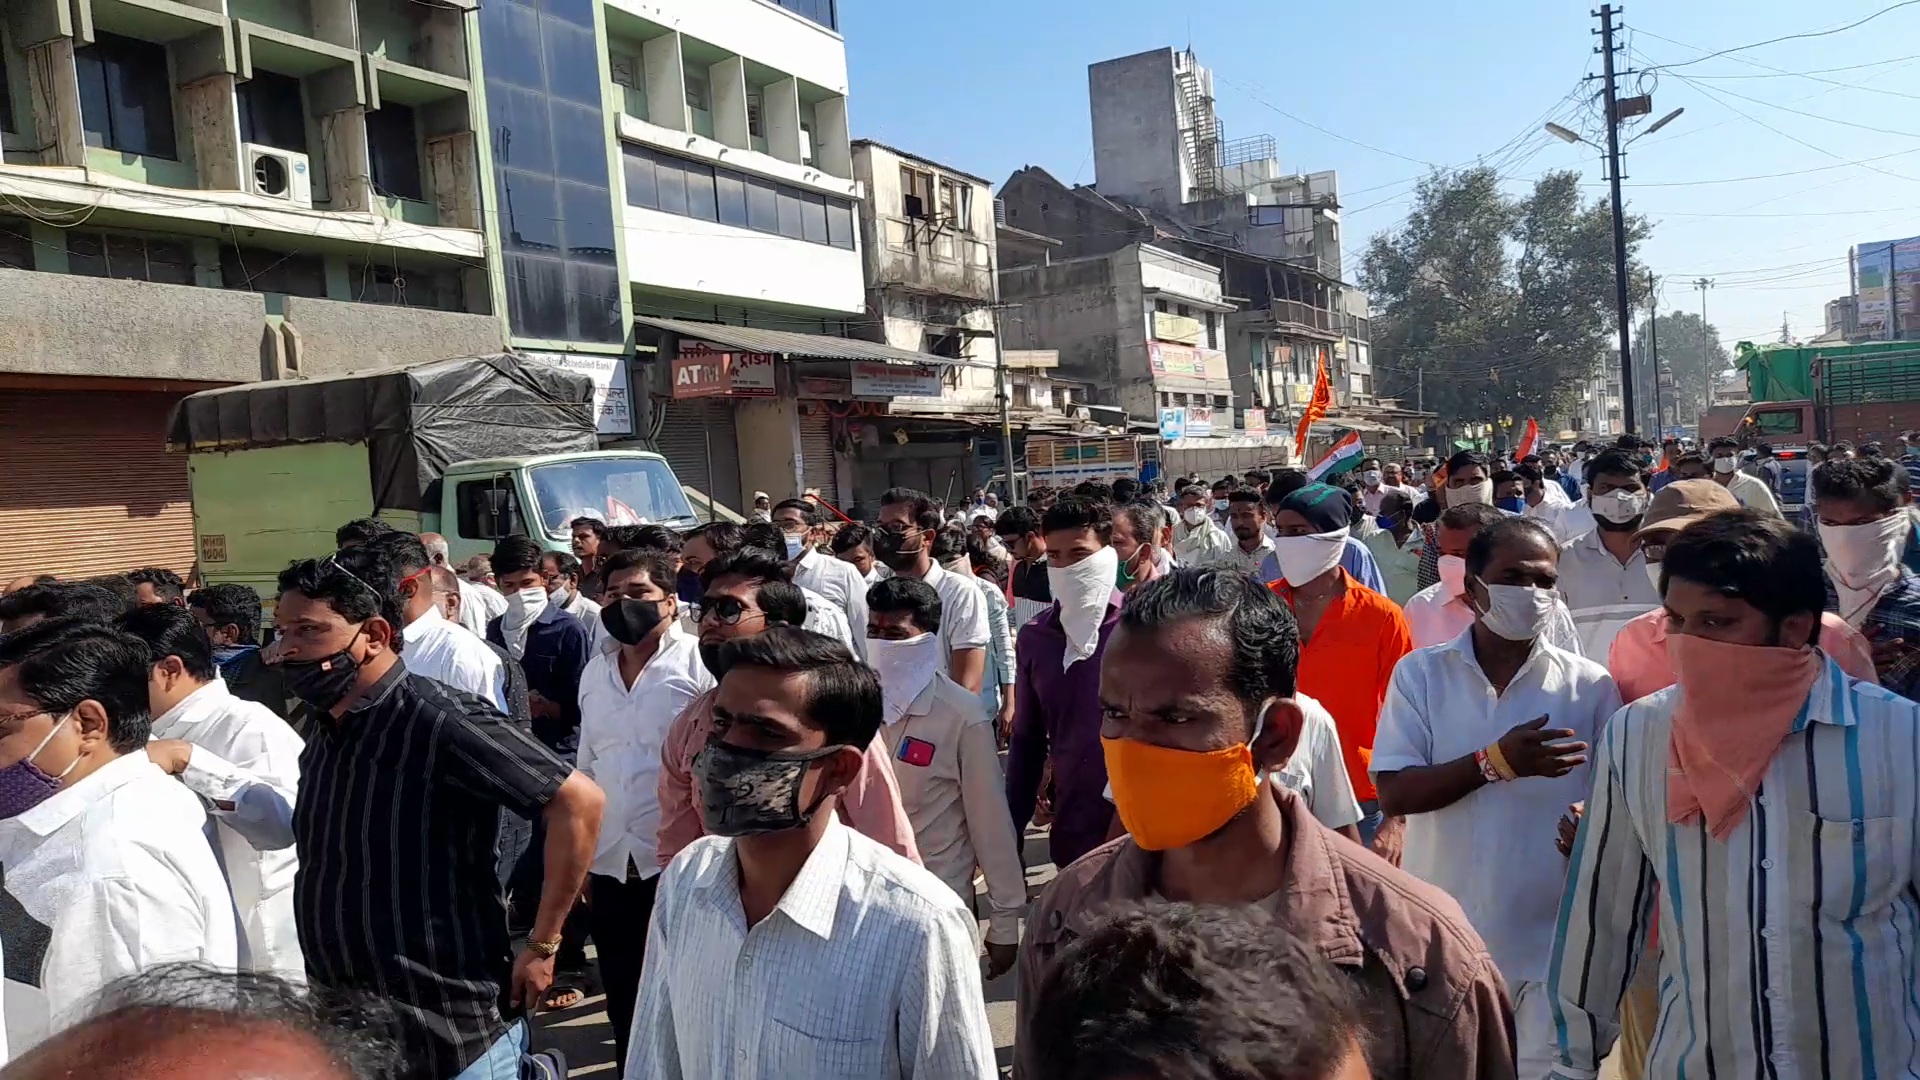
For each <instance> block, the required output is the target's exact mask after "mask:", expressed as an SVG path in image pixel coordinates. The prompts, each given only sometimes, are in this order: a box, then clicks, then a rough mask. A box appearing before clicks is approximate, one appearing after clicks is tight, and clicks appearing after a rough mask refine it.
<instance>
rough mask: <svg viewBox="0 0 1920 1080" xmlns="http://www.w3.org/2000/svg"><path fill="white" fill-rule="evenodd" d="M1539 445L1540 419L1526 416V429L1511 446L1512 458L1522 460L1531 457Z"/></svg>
mask: <svg viewBox="0 0 1920 1080" xmlns="http://www.w3.org/2000/svg"><path fill="white" fill-rule="evenodd" d="M1539 445H1540V421H1538V420H1535V419H1534V418H1533V417H1531V416H1529V417H1527V430H1526V431H1524V432H1522V433H1521V435H1520V442H1519V444H1518V445H1516V446H1515V447H1514V448H1513V460H1515V461H1524V460H1525V459H1527V458H1528V457H1531V456H1532V455H1533V454H1534V453H1535V451H1536V450H1538V448H1539Z"/></svg>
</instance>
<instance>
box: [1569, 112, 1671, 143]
mask: <svg viewBox="0 0 1920 1080" xmlns="http://www.w3.org/2000/svg"><path fill="white" fill-rule="evenodd" d="M1671 119H1673V118H1672V117H1668V118H1667V120H1671ZM1660 122H1661V123H1663V124H1664V123H1666V122H1667V121H1666V120H1662V121H1660ZM1547 134H1549V135H1551V136H1553V137H1554V138H1556V139H1559V140H1560V141H1561V142H1570V143H1576V142H1586V141H1587V140H1585V139H1583V138H1581V137H1580V133H1579V132H1577V131H1573V130H1571V129H1569V128H1563V127H1561V126H1560V125H1559V124H1548V125H1547Z"/></svg>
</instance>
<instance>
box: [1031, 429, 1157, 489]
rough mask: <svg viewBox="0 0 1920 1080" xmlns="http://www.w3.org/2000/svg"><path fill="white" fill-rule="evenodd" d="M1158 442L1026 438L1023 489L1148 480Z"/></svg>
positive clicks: (1112, 437) (1113, 437) (1119, 437)
mask: <svg viewBox="0 0 1920 1080" xmlns="http://www.w3.org/2000/svg"><path fill="white" fill-rule="evenodd" d="M1159 449H1160V441H1159V440H1158V439H1153V438H1148V437H1144V436H1139V435H1085V436H1081V435H1062V436H1048V437H1039V436H1029V437H1028V439H1027V475H1026V486H1027V487H1028V488H1029V489H1030V488H1032V487H1036V486H1041V485H1044V486H1046V487H1053V488H1061V487H1072V486H1073V485H1075V484H1079V483H1084V482H1086V481H1088V480H1097V481H1100V482H1101V483H1107V484H1111V483H1113V482H1114V481H1115V480H1119V479H1121V478H1126V479H1131V480H1150V479H1152V478H1153V477H1152V476H1151V475H1149V474H1150V473H1151V472H1152V469H1150V468H1148V466H1149V465H1151V466H1153V467H1155V468H1157V466H1158V464H1159Z"/></svg>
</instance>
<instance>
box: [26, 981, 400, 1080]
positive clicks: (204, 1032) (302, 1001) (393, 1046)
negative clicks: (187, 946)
mask: <svg viewBox="0 0 1920 1080" xmlns="http://www.w3.org/2000/svg"><path fill="white" fill-rule="evenodd" d="M275 1031H283V1032H287V1033H289V1034H292V1035H295V1036H298V1037H301V1038H302V1039H304V1040H305V1041H307V1042H309V1043H310V1044H312V1045H314V1046H315V1047H317V1048H318V1049H319V1050H320V1051H321V1052H322V1053H323V1054H324V1055H325V1056H326V1058H327V1059H328V1064H329V1065H331V1066H332V1069H331V1070H330V1071H329V1072H328V1075H339V1076H344V1077H351V1078H352V1080H386V1078H387V1077H391V1076H392V1075H393V1065H394V1062H396V1061H398V1060H400V1046H399V1042H398V1032H399V1028H398V1025H397V1022H396V1018H395V1016H394V1012H393V1009H392V1007H391V1006H389V1005H387V1004H386V1003H384V1002H382V1001H379V1000H377V999H374V998H372V997H370V996H368V995H363V994H357V993H343V992H340V991H337V990H329V991H326V992H321V991H319V990H317V989H315V988H312V987H307V986H302V985H301V984H299V983H296V982H293V981H291V980H288V979H286V978H283V977H282V976H279V975H274V974H270V973H266V972H255V971H223V970H220V969H217V968H215V967H213V966H211V965H208V964H201V963H192V962H177V963H167V964H160V965H157V966H154V967H149V968H146V969H145V970H142V971H140V972H138V973H136V974H133V975H128V976H125V977H123V978H121V979H117V980H115V981H114V982H112V983H109V984H108V985H107V986H106V988H105V989H103V990H102V991H101V992H100V996H99V997H98V998H96V999H95V1000H94V1004H93V1007H92V1015H91V1016H89V1017H88V1018H87V1019H85V1020H83V1021H81V1022H80V1023H78V1024H75V1025H73V1026H71V1027H68V1028H67V1029H66V1030H64V1031H62V1032H60V1033H59V1034H56V1035H54V1036H52V1037H51V1038H49V1039H47V1040H46V1041H45V1042H42V1043H40V1044H39V1045H38V1046H36V1047H35V1048H34V1049H33V1050H31V1051H29V1052H28V1053H27V1054H26V1055H25V1056H24V1058H22V1059H21V1060H22V1064H21V1066H20V1068H21V1071H22V1072H23V1073H34V1072H36V1071H37V1070H38V1069H40V1068H42V1067H45V1066H49V1065H51V1064H53V1063H54V1062H58V1063H59V1065H60V1067H61V1068H62V1069H63V1070H64V1075H72V1076H102V1077H104V1076H133V1075H139V1074H141V1072H142V1070H143V1069H145V1068H147V1067H150V1066H151V1064H152V1063H153V1062H155V1061H157V1060H159V1059H160V1058H162V1057H166V1056H170V1055H172V1054H174V1053H177V1050H178V1047H180V1046H181V1045H183V1044H184V1043H188V1042H192V1041H197V1040H200V1039H205V1038H210V1037H216V1036H225V1037H229V1038H233V1037H239V1036H251V1037H262V1036H267V1035H269V1034H270V1033H272V1032H275ZM316 1075H317V1074H316Z"/></svg>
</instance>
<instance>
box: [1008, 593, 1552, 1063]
mask: <svg viewBox="0 0 1920 1080" xmlns="http://www.w3.org/2000/svg"><path fill="white" fill-rule="evenodd" d="M1299 655H1300V645H1299V633H1298V630H1297V628H1296V625H1295V623H1294V619H1293V615H1292V612H1291V611H1289V610H1288V608H1287V605H1286V604H1285V602H1283V601H1282V600H1281V599H1280V598H1279V597H1277V596H1275V595H1274V594H1273V593H1271V592H1269V591H1268V590H1267V589H1265V588H1263V587H1261V585H1260V584H1259V583H1258V582H1256V581H1255V580H1253V578H1252V577H1250V576H1249V575H1247V574H1244V573H1239V572H1236V571H1233V570H1228V569H1223V568H1208V569H1200V570H1193V569H1179V570H1175V571H1173V572H1172V573H1171V574H1169V575H1168V576H1167V577H1164V578H1161V579H1160V580H1158V581H1153V582H1149V583H1147V584H1145V585H1142V586H1140V587H1139V588H1138V589H1135V590H1134V591H1133V592H1132V593H1131V594H1129V596H1128V599H1127V603H1126V605H1125V606H1124V607H1123V608H1121V609H1120V616H1119V623H1118V626H1117V627H1116V628H1115V629H1114V632H1113V635H1112V637H1111V639H1110V640H1109V641H1108V643H1107V647H1106V649H1105V652H1104V654H1103V656H1102V657H1101V662H1100V704H1101V710H1102V716H1103V719H1102V722H1101V728H1100V743H1101V749H1102V752H1103V754H1104V756H1105V758H1106V765H1107V774H1108V777H1109V779H1110V780H1111V782H1112V786H1113V798H1114V805H1115V808H1116V810H1117V811H1118V813H1119V816H1120V819H1121V821H1122V822H1123V823H1124V824H1125V825H1126V827H1127V831H1128V834H1129V835H1127V836H1123V837H1121V838H1119V839H1117V840H1113V841H1111V842H1109V843H1107V844H1105V845H1103V846H1101V847H1099V848H1096V849H1095V850H1093V851H1092V852H1089V853H1088V854H1087V855H1085V856H1083V857H1082V858H1081V859H1080V860H1079V861H1077V862H1075V863H1074V864H1073V865H1072V866H1069V867H1067V868H1066V869H1064V870H1062V871H1061V872H1060V876H1059V877H1057V878H1055V879H1054V880H1053V882H1052V883H1051V884H1049V885H1048V886H1047V888H1046V891H1045V892H1043V893H1042V894H1041V896H1040V899H1039V900H1038V901H1037V902H1036V904H1035V905H1034V908H1033V911H1032V914H1031V915H1030V917H1029V919H1028V922H1027V931H1026V937H1025V939H1024V940H1023V941H1022V942H1021V948H1020V965H1019V972H1020V978H1019V1017H1020V1022H1021V1024H1023V1025H1030V1024H1031V1023H1032V1022H1033V1017H1034V1007H1035V1003H1036V1002H1037V999H1038V994H1039V990H1040V984H1041V980H1042V978H1043V976H1044V975H1045V974H1046V972H1047V970H1048V967H1049V966H1050V965H1051V963H1052V962H1053V958H1054V957H1055V955H1056V954H1057V953H1059V952H1060V950H1061V949H1063V948H1065V947H1066V946H1067V945H1068V944H1070V943H1071V942H1073V941H1074V940H1075V939H1076V938H1078V937H1080V936H1082V935H1083V934H1085V933H1086V932H1087V931H1088V928H1089V927H1090V926H1091V925H1092V924H1093V919H1094V917H1095V916H1096V915H1097V914H1098V913H1099V912H1100V911H1101V910H1102V909H1104V908H1106V907H1107V906H1109V905H1111V904H1113V903H1115V902H1119V901H1136V902H1138V901H1159V900H1171V901H1176V902H1180V903H1191V904H1199V905H1210V906H1224V907H1257V908H1261V909H1263V910H1264V912H1265V913H1266V914H1268V915H1270V916H1271V917H1273V918H1274V919H1276V920H1278V921H1279V922H1281V923H1282V924H1283V925H1284V926H1285V927H1286V928H1287V929H1288V930H1289V931H1290V932H1292V933H1294V934H1296V935H1298V936H1299V937H1301V938H1302V939H1303V940H1305V941H1308V942H1310V943H1311V944H1312V945H1313V947H1314V948H1315V949H1316V950H1317V951H1318V952H1319V953H1320V954H1321V955H1322V956H1323V957H1325V958H1326V959H1327V960H1328V961H1330V962H1331V963H1332V964H1334V965H1335V967H1336V968H1337V969H1338V970H1339V971H1340V973H1341V974H1342V976H1343V977H1344V978H1345V979H1346V980H1347V981H1348V982H1349V984H1350V986H1351V988H1352V990H1353V992H1354V994H1355V997H1356V998H1357V1000H1358V1003H1359V1008H1360V1012H1361V1014H1362V1015H1365V1016H1367V1017H1369V1022H1370V1023H1371V1024H1372V1025H1373V1026H1372V1028H1371V1030H1370V1035H1372V1036H1373V1038H1372V1039H1371V1040H1370V1042H1371V1045H1372V1047H1373V1048H1374V1049H1375V1050H1376V1051H1377V1054H1375V1055H1372V1056H1371V1058H1370V1060H1369V1062H1368V1064H1369V1066H1370V1067H1371V1069H1372V1072H1373V1075H1376V1076H1393V1077H1408V1078H1412V1080H1443V1078H1444V1080H1507V1078H1511V1077H1513V1076H1514V1075H1515V1073H1514V1058H1513V1051H1514V1048H1513V1011H1512V1008H1511V1007H1510V1006H1509V1004H1508V1000H1507V993H1506V987H1505V984H1504V983H1503V982H1502V981H1501V978H1500V973H1499V971H1498V970H1496V968H1495V967H1494V964H1493V960H1492V958H1491V957H1490V956H1489V955H1488V953H1487V949H1486V946H1485V945H1484V944H1482V943H1481V940H1480V937H1479V935H1477V934H1475V933H1474V931H1473V928H1472V927H1471V926H1469V925H1468V923H1467V919H1466V916H1465V915H1463V914H1462V913H1461V911H1460V906H1459V905H1458V904H1456V903H1454V901H1453V900H1452V899H1451V898H1450V897H1448V896H1447V895H1446V894H1445V893H1443V892H1441V891H1439V890H1438V889H1435V888H1433V887H1432V886H1430V885H1427V884H1425V883H1423V882H1420V881H1418V880H1416V879H1414V878H1413V877H1412V876H1410V875H1408V874H1405V873H1403V872H1401V871H1399V870H1397V869H1395V868H1394V867H1392V866H1390V865H1388V864H1387V863H1386V862H1385V861H1383V860H1381V859H1379V858H1376V857H1374V856H1373V855H1370V854H1368V853H1367V852H1365V851H1363V850H1362V849H1361V848H1359V847H1357V846H1355V845H1354V844H1352V843H1351V842H1349V841H1346V840H1344V839H1336V838H1335V837H1334V836H1333V834H1332V833H1331V832H1330V831H1329V830H1328V829H1327V828H1326V827H1324V826H1322V825H1321V824H1320V823H1319V822H1317V821H1315V820H1314V816H1313V814H1312V812H1311V811H1310V810H1308V809H1307V807H1306V805H1305V804H1304V803H1303V802H1302V800H1301V799H1300V797H1299V796H1297V795H1295V794H1293V793H1292V792H1291V791H1288V790H1285V789H1284V788H1279V787H1276V786H1275V785H1274V784H1273V783H1272V781H1271V780H1270V779H1268V777H1269V776H1270V775H1271V773H1272V772H1274V771H1275V770H1278V769H1280V768H1282V767H1284V766H1285V764H1286V763H1287V761H1288V759H1289V758H1290V757H1291V756H1292V755H1293V754H1294V753H1295V752H1296V750H1297V748H1298V746H1299V742H1300V732H1301V727H1302V723H1303V716H1302V714H1301V711H1300V706H1299V704H1298V702H1296V701H1295V700H1294V692H1295V686H1294V680H1295V675H1296V670H1297V668H1298V664H1299ZM1038 1041H1039V1040H1038V1039H1037V1038H1036V1035H1035V1033H1034V1032H1033V1031H1031V1030H1030V1029H1023V1030H1021V1031H1019V1032H1017V1033H1016V1038H1015V1041H1014V1066H1013V1068H1014V1075H1015V1076H1016V1077H1024V1078H1029V1080H1040V1077H1041V1073H1040V1072H1039V1071H1038V1064H1037V1061H1036V1059H1035V1057H1034V1051H1033V1047H1034V1046H1035V1045H1036V1044H1037V1042H1038Z"/></svg>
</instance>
